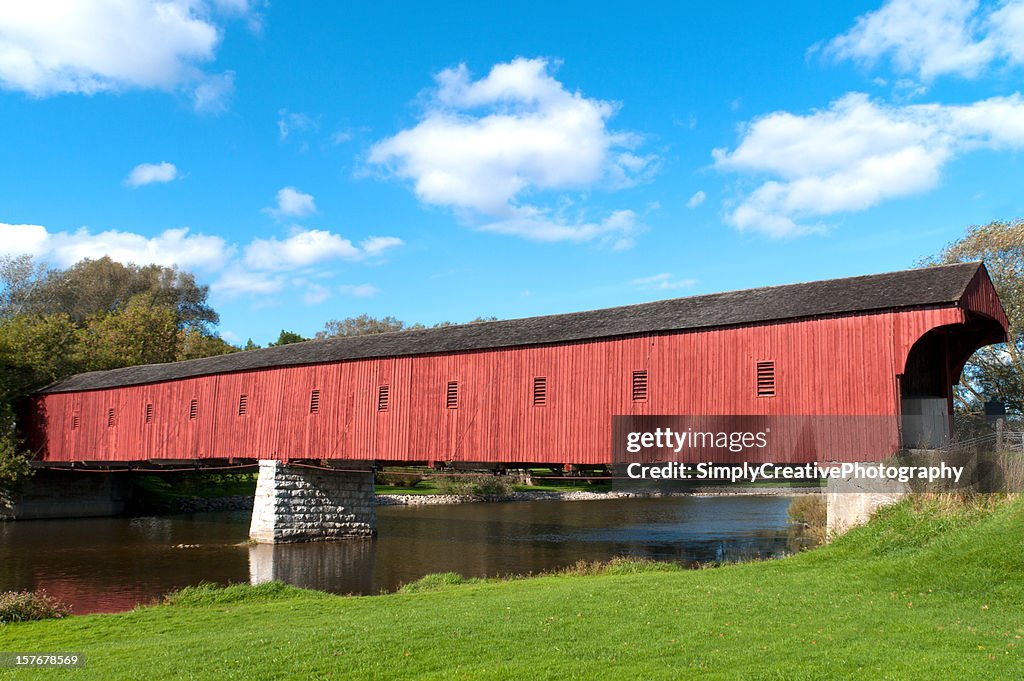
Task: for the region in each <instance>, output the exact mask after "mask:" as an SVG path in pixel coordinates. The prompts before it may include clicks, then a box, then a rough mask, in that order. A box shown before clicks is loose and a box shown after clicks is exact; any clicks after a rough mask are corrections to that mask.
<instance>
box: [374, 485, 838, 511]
mask: <svg viewBox="0 0 1024 681" xmlns="http://www.w3.org/2000/svg"><path fill="white" fill-rule="evenodd" d="M820 493H821V490H820V489H819V488H815V487H765V488H762V489H736V490H728V491H723V490H721V489H696V490H692V491H688V492H614V491H613V492H584V491H579V492H541V491H537V492H515V493H513V494H507V495H501V496H481V495H472V494H398V493H396V494H388V493H386V492H385V493H378V494H377V505H378V506H440V505H444V504H472V503H504V502H515V501H599V500H606V499H657V498H662V497H718V496H803V495H807V494H820Z"/></svg>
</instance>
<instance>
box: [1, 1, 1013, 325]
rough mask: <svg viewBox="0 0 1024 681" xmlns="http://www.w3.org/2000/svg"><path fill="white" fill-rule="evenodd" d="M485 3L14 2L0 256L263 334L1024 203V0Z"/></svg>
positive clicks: (517, 302)
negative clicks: (181, 277)
mask: <svg viewBox="0 0 1024 681" xmlns="http://www.w3.org/2000/svg"><path fill="white" fill-rule="evenodd" d="M16 5H24V6H23V7H18V6H16ZM350 5H352V6H350ZM356 5H358V6H356ZM491 5H494V3H452V4H447V5H443V6H436V5H430V6H427V5H424V4H421V3H384V2H380V3H335V2H330V3H328V2H320V3H314V2H307V3H284V2H281V3H265V2H258V1H255V0H165V1H163V2H151V1H144V0H119V1H117V2H115V1H114V0H92V1H78V2H73V1H72V0H39V1H36V2H33V3H6V4H5V5H4V6H0V139H2V144H0V253H9V254H14V253H26V252H27V253H32V254H34V255H36V256H38V257H39V258H41V259H43V260H46V261H48V262H50V263H52V264H54V265H61V266H64V265H68V264H70V263H72V262H74V261H75V260H77V259H79V258H81V257H86V256H89V257H98V256H100V255H103V254H109V255H111V256H112V257H114V258H116V259H120V260H123V261H132V262H140V263H142V262H159V263H162V264H177V265H179V266H181V267H182V268H183V269H187V270H190V271H193V272H195V273H196V274H197V275H198V277H199V278H200V280H201V281H202V282H204V283H207V284H209V285H210V286H211V301H212V303H213V304H214V306H215V307H216V309H217V310H218V311H220V313H221V318H222V319H221V325H220V329H219V330H220V332H221V333H222V334H223V335H224V337H225V338H226V339H228V340H229V341H231V342H244V341H245V339H246V338H249V337H251V338H253V339H254V340H255V341H256V342H258V343H266V342H267V341H268V340H272V339H274V338H276V336H277V334H278V332H279V331H280V330H281V329H289V330H293V331H298V332H300V333H303V334H306V335H312V334H313V333H314V332H315V331H317V330H318V329H320V328H321V327H322V326H323V323H324V322H325V321H326V320H328V319H331V318H343V317H347V316H351V315H356V314H360V313H363V312H367V313H369V314H372V315H385V314H392V315H395V316H397V317H399V318H400V319H404V320H407V321H419V322H424V323H433V322H437V321H441V320H451V321H466V320H469V319H471V318H473V317H476V316H478V315H493V316H497V317H500V318H510V317H521V316H531V315H537V314H548V313H556V312H568V311H575V310H583V309H592V308H598V307H607V306H613V305H622V304H628V303H634V302H642V301H646V300H654V299H659V298H667V297H674V296H681V295H695V294H700V293H707V292H715V291H721V290H729V289H737V288H746V287H753V286H763V285H772V284H783V283H789V282H795V281H807V280H813V279H821V278H830V277H840V276H847V275H856V274H866V273H871V272H880V271H888V270H893V269H902V268H905V267H909V266H912V265H913V264H914V263H915V262H916V261H917V260H919V259H920V258H921V257H923V256H926V255H929V254H932V253H934V252H936V251H938V250H939V249H941V248H942V246H943V245H944V244H946V243H948V242H949V241H951V240H953V239H956V238H957V237H958V236H960V235H961V234H962V233H963V230H964V228H965V227H966V226H967V225H970V224H978V223H986V222H989V221H991V220H997V219H1012V218H1015V217H1019V216H1022V215H1024V192H1022V191H1021V179H1022V178H1024V164H1022V157H1021V150H1022V148H1024V98H1022V96H1021V94H1020V90H1021V78H1022V74H1024V68H1022V67H1024V2H1021V1H1020V0H1016V1H1013V2H996V3H980V4H979V3H974V2H952V1H948V0H933V1H930V2H920V1H916V0H903V1H895V0H894V1H891V2H887V3H884V4H878V3H854V2H850V3H775V4H771V5H763V4H762V3H748V2H719V3H712V4H709V5H700V6H698V5H684V4H683V3H614V4H612V3H607V4H594V3H592V2H588V3H582V2H580V3H558V4H557V6H553V3H547V2H544V3H532V2H517V3H510V5H509V6H508V7H504V8H498V7H495V6H491ZM667 5H673V6H667Z"/></svg>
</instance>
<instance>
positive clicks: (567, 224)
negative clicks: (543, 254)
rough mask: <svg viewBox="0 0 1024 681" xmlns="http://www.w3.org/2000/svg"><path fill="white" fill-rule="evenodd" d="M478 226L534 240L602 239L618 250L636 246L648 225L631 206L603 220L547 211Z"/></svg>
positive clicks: (577, 240)
mask: <svg viewBox="0 0 1024 681" xmlns="http://www.w3.org/2000/svg"><path fill="white" fill-rule="evenodd" d="M478 229H480V230H481V231H484V232H493V233H495V234H511V235H515V236H520V237H523V238H525V239H530V240H531V241H539V242H555V241H571V242H575V243H583V242H585V241H593V240H595V239H600V240H601V241H602V242H603V243H605V244H607V245H610V246H611V247H613V248H614V249H615V250H623V249H626V248H631V247H632V246H633V239H634V237H635V235H637V234H639V233H640V232H642V231H643V230H644V229H645V227H644V225H642V224H641V223H640V222H639V221H638V220H637V216H636V213H634V212H633V211H631V210H617V211H615V212H613V213H612V214H611V215H609V216H608V217H606V218H605V219H604V220H602V221H601V222H586V221H582V220H580V221H575V222H572V221H568V220H566V219H564V218H562V217H559V216H549V215H548V214H547V213H541V212H535V213H532V214H531V213H525V212H524V214H523V215H518V216H515V217H511V218H508V219H506V220H496V221H494V222H488V223H485V224H481V225H480V226H479V227H478Z"/></svg>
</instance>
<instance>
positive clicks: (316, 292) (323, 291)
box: [302, 284, 331, 305]
mask: <svg viewBox="0 0 1024 681" xmlns="http://www.w3.org/2000/svg"><path fill="white" fill-rule="evenodd" d="M330 297H331V292H330V291H328V290H327V287H326V286H321V285H320V284H306V292H305V293H304V294H303V295H302V301H303V302H304V303H306V305H319V304H320V303H322V302H324V301H325V300H327V299H328V298H330Z"/></svg>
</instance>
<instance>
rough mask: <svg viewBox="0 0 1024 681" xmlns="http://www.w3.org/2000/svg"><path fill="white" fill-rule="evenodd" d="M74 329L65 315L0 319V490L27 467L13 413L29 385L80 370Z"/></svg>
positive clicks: (26, 458) (44, 382)
mask: <svg viewBox="0 0 1024 681" xmlns="http://www.w3.org/2000/svg"><path fill="white" fill-rule="evenodd" d="M77 346H78V329H76V328H75V325H74V324H72V323H71V320H70V319H69V318H68V316H67V315H63V314H56V315H46V316H41V315H25V314H19V315H15V316H12V317H9V318H6V319H0V491H2V490H3V489H6V488H9V487H11V486H13V485H14V484H16V483H17V482H18V481H19V480H21V479H23V478H24V477H25V476H27V475H28V474H29V472H30V470H31V469H30V468H29V465H28V457H27V454H26V452H25V451H24V449H23V446H22V443H21V441H20V439H19V438H18V437H17V433H16V430H15V426H16V423H15V416H16V414H17V413H18V410H19V409H20V408H21V407H22V406H23V400H24V397H25V395H27V394H28V393H29V392H31V391H32V390H35V389H36V388H39V387H42V386H44V385H46V384H48V383H52V382H53V381H55V380H57V379H59V378H62V377H64V376H67V375H69V374H73V373H75V372H76V371H78V370H79V368H80V365H79V364H78V358H79V355H78V347H77Z"/></svg>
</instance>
